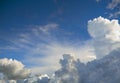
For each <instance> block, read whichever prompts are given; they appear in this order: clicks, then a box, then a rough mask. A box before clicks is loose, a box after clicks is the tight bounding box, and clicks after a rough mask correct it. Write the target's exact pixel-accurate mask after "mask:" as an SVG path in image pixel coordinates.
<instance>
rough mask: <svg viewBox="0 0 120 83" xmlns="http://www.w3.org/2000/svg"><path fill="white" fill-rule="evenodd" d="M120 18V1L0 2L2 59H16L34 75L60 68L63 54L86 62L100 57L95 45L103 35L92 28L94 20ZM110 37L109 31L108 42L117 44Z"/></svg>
mask: <svg viewBox="0 0 120 83" xmlns="http://www.w3.org/2000/svg"><path fill="white" fill-rule="evenodd" d="M119 17H120V1H119V0H1V1H0V58H1V59H2V58H8V59H11V58H12V59H16V60H18V61H21V62H22V63H23V64H24V65H25V67H26V68H30V69H31V70H32V72H33V73H38V72H39V73H42V74H43V73H49V74H51V73H53V71H55V70H56V69H58V68H59V65H58V64H59V59H60V58H61V57H62V55H63V54H73V55H76V57H78V58H80V60H81V61H82V62H83V63H87V62H88V61H91V60H93V59H96V58H99V57H97V56H96V55H95V53H94V46H93V45H92V43H93V39H97V37H98V36H101V35H96V32H94V30H96V29H94V28H91V26H93V25H92V24H94V21H95V20H93V19H94V18H98V21H99V20H102V21H103V22H104V20H105V18H106V20H107V19H109V20H112V19H117V20H118V21H119V20H120V18H119ZM90 20H93V22H90ZM109 20H108V21H105V22H108V24H112V23H113V24H114V23H116V26H117V22H109ZM97 24H99V22H98V23H97ZM118 24H119V22H118ZM111 26H112V25H111ZM116 26H115V27H116ZM88 27H90V30H89V29H88ZM107 27H108V26H107ZM102 30H103V29H102ZM106 30H107V29H106ZM113 30H114V29H113ZM108 31H109V30H108ZM98 33H99V32H98ZM100 33H102V32H100ZM115 33H116V32H115ZM103 34H104V33H103ZM111 34H112V35H114V34H113V33H112V32H110V34H108V36H107V37H108V38H107V39H110V41H111V42H112V41H115V42H116V41H117V42H118V40H117V39H116V40H112V39H113V38H112V36H111ZM115 36H116V35H115ZM101 37H102V36H101ZM118 39H119V38H118ZM104 40H105V41H108V40H106V39H104ZM94 42H95V44H94V45H96V42H97V41H94ZM111 42H110V44H111ZM104 44H105V45H106V46H109V45H108V44H106V43H104ZM115 45H116V44H115ZM99 47H100V45H98V47H95V49H98V48H99ZM102 48H103V47H102ZM114 48H115V47H114ZM114 48H113V49H114ZM113 49H110V50H113ZM99 50H100V49H99ZM103 50H105V49H103ZM103 50H101V51H103ZM95 51H96V50H95ZM101 51H100V52H101ZM107 53H109V51H107ZM107 53H106V54H107ZM98 55H99V53H98ZM101 55H103V56H104V55H105V54H101ZM103 56H100V58H101V57H103Z"/></svg>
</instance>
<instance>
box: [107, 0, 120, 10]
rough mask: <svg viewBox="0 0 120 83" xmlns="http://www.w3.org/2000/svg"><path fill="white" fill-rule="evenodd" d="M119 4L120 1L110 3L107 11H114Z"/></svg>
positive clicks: (113, 0)
mask: <svg viewBox="0 0 120 83" xmlns="http://www.w3.org/2000/svg"><path fill="white" fill-rule="evenodd" d="M119 4H120V0H112V2H111V3H109V4H108V6H107V8H108V9H114V8H116V7H117V6H118V5H119Z"/></svg>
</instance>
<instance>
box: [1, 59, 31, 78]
mask: <svg viewBox="0 0 120 83" xmlns="http://www.w3.org/2000/svg"><path fill="white" fill-rule="evenodd" d="M0 73H3V74H4V76H5V79H9V80H16V79H25V78H27V77H28V76H29V74H30V70H29V69H25V68H24V65H23V64H22V63H21V62H19V61H17V60H12V59H7V58H4V59H0Z"/></svg>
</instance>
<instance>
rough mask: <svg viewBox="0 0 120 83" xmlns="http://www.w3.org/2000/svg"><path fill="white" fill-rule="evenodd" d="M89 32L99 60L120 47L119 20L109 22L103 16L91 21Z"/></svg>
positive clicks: (89, 22)
mask: <svg viewBox="0 0 120 83" xmlns="http://www.w3.org/2000/svg"><path fill="white" fill-rule="evenodd" d="M88 32H89V34H90V36H91V37H92V38H93V45H94V49H95V53H96V56H97V58H102V57H103V56H105V55H108V54H109V53H110V52H111V51H112V50H115V49H117V48H119V47H120V24H119V23H118V20H108V19H106V18H103V17H101V16H100V17H98V18H95V19H93V20H89V21H88Z"/></svg>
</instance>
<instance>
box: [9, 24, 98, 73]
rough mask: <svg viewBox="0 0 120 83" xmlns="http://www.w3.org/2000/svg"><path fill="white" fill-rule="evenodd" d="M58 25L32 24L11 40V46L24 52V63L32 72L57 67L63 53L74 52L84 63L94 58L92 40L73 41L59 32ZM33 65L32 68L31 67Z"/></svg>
mask: <svg viewBox="0 0 120 83" xmlns="http://www.w3.org/2000/svg"><path fill="white" fill-rule="evenodd" d="M59 27H60V26H59V25H58V24H55V23H51V24H46V25H43V26H38V25H37V26H36V25H35V26H32V28H31V31H29V32H26V33H21V34H19V37H18V38H17V39H15V40H13V41H11V42H12V43H13V46H11V47H16V48H18V49H19V50H22V51H24V52H25V54H24V55H23V56H24V58H25V59H24V60H22V61H23V62H24V63H26V64H31V66H30V67H31V69H32V70H33V72H34V73H36V70H38V69H39V70H41V71H37V73H38V72H40V73H45V72H48V71H51V72H52V71H54V70H56V69H58V68H59V65H58V61H59V58H61V55H63V54H66V53H67V54H68V53H69V54H74V55H76V57H78V58H80V60H81V61H82V62H84V63H86V62H88V61H91V60H93V59H95V58H96V56H95V54H94V49H93V47H92V45H91V44H89V43H90V42H92V41H86V42H83V41H74V40H69V39H68V38H67V37H65V35H64V34H65V33H66V32H63V33H60V32H61V31H60V30H61V29H60V28H59ZM62 38H63V39H62ZM33 67H34V68H33Z"/></svg>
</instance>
